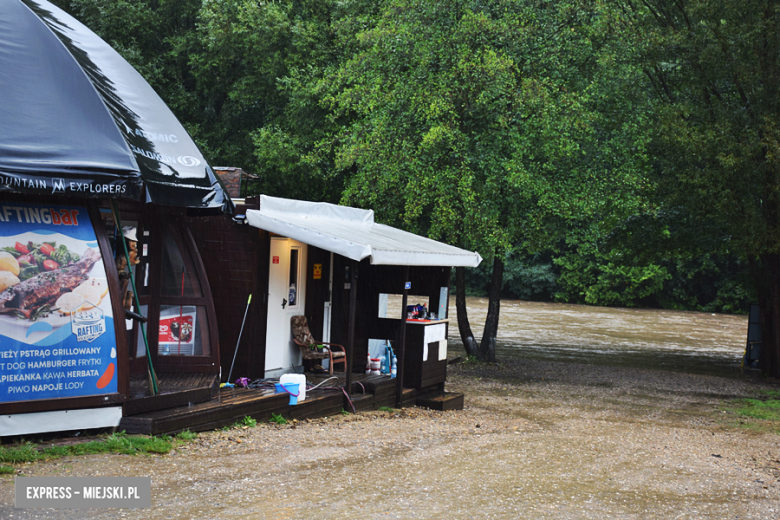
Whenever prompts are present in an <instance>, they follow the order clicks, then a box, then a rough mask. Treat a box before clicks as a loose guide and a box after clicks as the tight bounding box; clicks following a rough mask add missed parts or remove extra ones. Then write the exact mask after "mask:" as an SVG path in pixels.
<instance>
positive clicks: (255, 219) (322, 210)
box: [246, 195, 482, 267]
mask: <svg viewBox="0 0 780 520" xmlns="http://www.w3.org/2000/svg"><path fill="white" fill-rule="evenodd" d="M246 217H247V221H248V222H249V224H250V225H252V226H254V227H256V228H260V229H264V230H266V231H270V232H271V233H276V234H277V235H282V236H285V237H289V238H292V239H294V240H298V241H299V242H303V243H305V244H309V245H312V246H316V247H319V248H320V249H324V250H326V251H332V252H334V253H337V254H339V255H342V256H345V257H347V258H350V259H352V260H357V261H360V260H363V259H364V258H369V259H370V261H371V263H372V264H375V265H417V266H442V267H476V266H478V265H479V263H480V262H481V261H482V257H481V256H479V254H478V253H474V252H471V251H467V250H465V249H460V248H459V247H455V246H450V245H447V244H443V243H441V242H437V241H435V240H431V239H430V238H425V237H421V236H419V235H415V234H414V233H409V232H407V231H401V230H400V229H396V228H393V227H390V226H385V225H384V224H377V223H375V222H374V212H373V211H372V210H364V209H357V208H350V207H347V206H336V205H334V204H327V203H324V202H305V201H300V200H293V199H281V198H277V197H268V196H266V195H261V196H260V209H259V210H254V209H250V210H247V212H246Z"/></svg>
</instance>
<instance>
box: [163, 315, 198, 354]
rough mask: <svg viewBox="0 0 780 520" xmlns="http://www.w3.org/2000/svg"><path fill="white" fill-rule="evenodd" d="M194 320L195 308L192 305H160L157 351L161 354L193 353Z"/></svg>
mask: <svg viewBox="0 0 780 520" xmlns="http://www.w3.org/2000/svg"><path fill="white" fill-rule="evenodd" d="M196 320H197V309H196V308H195V307H194V306H192V305H181V306H179V305H163V306H161V307H160V335H159V337H158V345H159V350H158V353H159V354H160V355H163V356H192V355H193V354H195V323H196Z"/></svg>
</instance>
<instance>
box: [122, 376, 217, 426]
mask: <svg viewBox="0 0 780 520" xmlns="http://www.w3.org/2000/svg"><path fill="white" fill-rule="evenodd" d="M217 378H218V376H217V375H216V374H201V373H191V374H187V373H160V374H157V389H158V391H159V393H158V394H157V395H155V396H152V394H151V392H150V391H149V380H148V379H147V378H146V377H144V378H136V379H131V380H130V395H129V399H128V400H127V401H126V402H125V404H124V415H126V416H131V415H137V414H140V413H145V412H152V411H155V410H164V409H166V408H173V407H176V406H182V405H187V404H190V403H202V402H205V401H209V400H210V399H211V398H212V397H213V396H214V394H215V392H216V389H217V387H218V386H219V385H218V380H217Z"/></svg>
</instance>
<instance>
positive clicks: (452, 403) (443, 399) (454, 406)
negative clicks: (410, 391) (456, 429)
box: [417, 392, 464, 412]
mask: <svg viewBox="0 0 780 520" xmlns="http://www.w3.org/2000/svg"><path fill="white" fill-rule="evenodd" d="M463 401H464V396H463V394H461V393H454V392H444V394H442V395H440V396H437V397H425V398H422V397H421V398H418V399H417V406H420V407H423V408H430V409H431V410H439V411H442V412H446V411H447V410H463Z"/></svg>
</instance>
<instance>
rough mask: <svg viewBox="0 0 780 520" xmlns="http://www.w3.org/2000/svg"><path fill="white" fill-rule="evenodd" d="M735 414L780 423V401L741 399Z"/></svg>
mask: <svg viewBox="0 0 780 520" xmlns="http://www.w3.org/2000/svg"><path fill="white" fill-rule="evenodd" d="M734 412H735V413H737V414H738V415H741V416H742V417H746V418H751V419H758V420H761V421H780V401H779V400H777V399H767V400H766V401H761V400H759V399H740V400H739V401H737V402H736V408H735V410H734Z"/></svg>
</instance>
